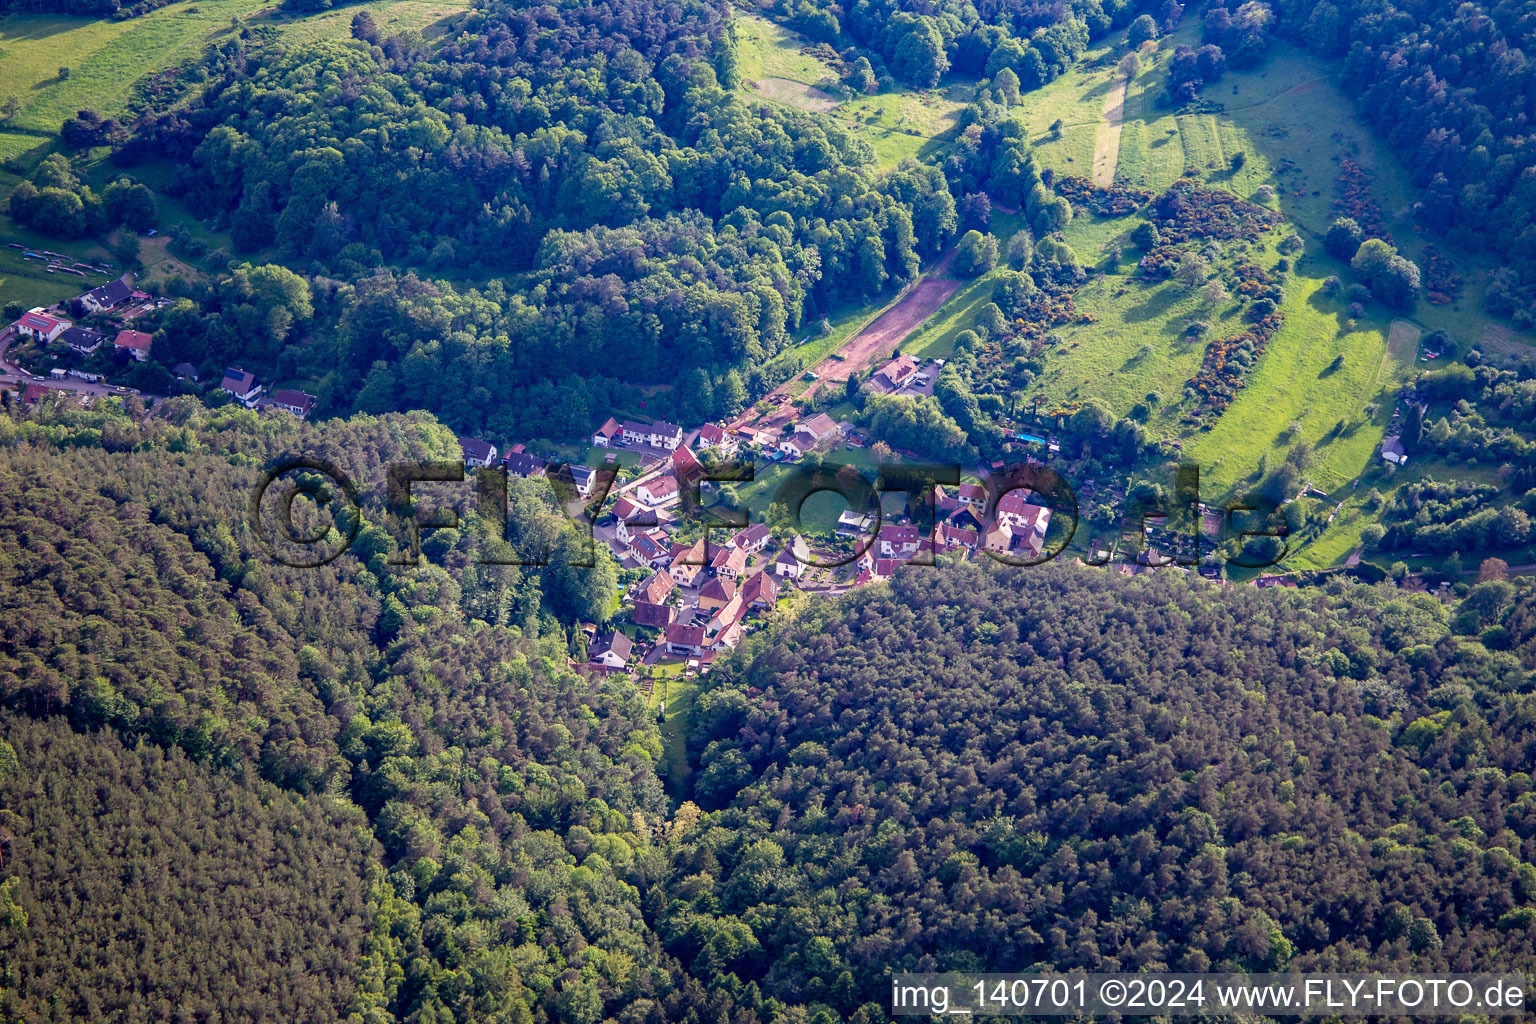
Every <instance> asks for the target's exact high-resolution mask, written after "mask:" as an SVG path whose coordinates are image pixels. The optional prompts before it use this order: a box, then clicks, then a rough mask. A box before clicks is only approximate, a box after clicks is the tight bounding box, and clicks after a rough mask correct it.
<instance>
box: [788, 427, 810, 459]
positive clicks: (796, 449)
mask: <svg viewBox="0 0 1536 1024" xmlns="http://www.w3.org/2000/svg"><path fill="white" fill-rule="evenodd" d="M815 450H816V438H814V437H812V436H811V435H810V434H807V433H806V432H805V431H803V430H797V431H795V432H794V433H793V434H791V435H790V436H788V437H786V438H784V440H782V441H780V442H779V451H781V452H783V453H784V454H785V455H788V456H789V457H790V458H792V459H803V458H805V456H806V453H807V452H813V451H815Z"/></svg>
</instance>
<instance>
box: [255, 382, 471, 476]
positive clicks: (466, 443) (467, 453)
mask: <svg viewBox="0 0 1536 1024" xmlns="http://www.w3.org/2000/svg"><path fill="white" fill-rule="evenodd" d="M274 397H275V396H274ZM459 450H460V451H462V452H463V453H464V458H465V460H470V459H473V460H474V461H475V462H484V461H485V460H486V459H488V458H490V457H491V456H492V455H495V454H496V446H495V445H493V444H491V442H489V441H482V440H480V439H479V438H478V437H461V438H459Z"/></svg>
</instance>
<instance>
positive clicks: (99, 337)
mask: <svg viewBox="0 0 1536 1024" xmlns="http://www.w3.org/2000/svg"><path fill="white" fill-rule="evenodd" d="M58 340H59V341H62V342H63V343H64V344H66V345H68V346H69V347H70V349H71V351H74V352H78V353H80V354H81V355H83V356H88V355H90V354H91V353H92V352H95V351H96V350H97V349H98V348H101V343H102V342H104V341H106V340H107V336H106V335H105V334H102V333H100V332H99V331H93V330H91V329H90V328H89V327H81V326H79V325H78V324H77V325H75V326H72V327H70V328H69V329H68V330H66V331H65V332H64V333H62V334H60V335H59V337H58Z"/></svg>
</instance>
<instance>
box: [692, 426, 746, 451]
mask: <svg viewBox="0 0 1536 1024" xmlns="http://www.w3.org/2000/svg"><path fill="white" fill-rule="evenodd" d="M698 444H699V449H700V450H701V451H705V450H712V451H716V452H719V453H720V454H721V455H723V456H726V457H730V456H731V455H734V454H735V453H736V450H737V449H738V448H740V447H741V446H740V445H739V444H737V443H736V439H735V438H734V437H732V436H731V435H730V434H728V433H726V431H725V428H724V427H720V426H717V425H715V424H713V423H706V424H704V425H703V426H702V427H700V428H699V442H698Z"/></svg>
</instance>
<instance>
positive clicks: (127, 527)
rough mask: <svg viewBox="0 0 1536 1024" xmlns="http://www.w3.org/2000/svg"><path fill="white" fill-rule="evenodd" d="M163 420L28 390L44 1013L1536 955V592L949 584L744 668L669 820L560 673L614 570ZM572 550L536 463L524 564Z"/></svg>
mask: <svg viewBox="0 0 1536 1024" xmlns="http://www.w3.org/2000/svg"><path fill="white" fill-rule="evenodd" d="M133 406H134V407H133V408H124V407H123V406H122V405H120V403H118V402H115V401H108V402H104V403H102V404H101V405H100V406H99V407H98V408H97V409H95V410H91V411H82V410H79V409H76V408H70V407H67V406H59V405H56V404H55V403H51V402H49V403H44V404H43V405H42V406H41V407H39V408H38V409H36V410H29V411H27V412H22V411H20V410H19V409H13V410H12V411H11V412H10V414H9V415H7V416H5V417H3V418H0V496H3V498H0V500H3V501H4V503H5V514H4V515H3V516H0V530H3V531H4V540H3V543H0V551H3V552H4V553H5V557H4V563H3V566H0V572H3V579H0V595H3V602H4V608H3V612H0V623H3V632H0V701H3V703H4V705H5V707H6V708H7V709H8V710H7V711H6V712H5V713H4V715H3V716H0V733H3V735H0V739H3V741H4V744H3V745H0V808H3V810H0V826H3V831H0V856H3V868H0V877H3V881H0V950H3V951H4V961H5V964H6V967H5V969H4V972H3V973H0V990H3V991H0V1006H4V1007H5V1008H6V1009H5V1012H6V1014H7V1018H8V1019H15V1020H18V1021H32V1020H39V1021H41V1020H53V1019H68V1020H85V1019H100V1018H101V1017H106V1018H107V1019H118V1020H140V1019H142V1020H149V1019H180V1018H177V1017H175V1016H170V1017H167V1013H166V1011H165V1007H166V1006H168V1005H169V1006H171V1007H172V1008H173V1009H172V1011H170V1012H171V1013H172V1014H174V1013H176V1012H180V1013H183V1014H185V1015H186V1016H185V1019H188V1020H191V1019H197V1014H198V1012H199V1010H200V1008H202V1009H207V1008H217V1012H218V1013H219V1014H222V1015H223V1016H224V1019H231V1020H253V1021H254V1020H271V1021H278V1020H291V1019H294V1017H295V1015H299V1016H304V1017H305V1018H306V1019H316V1020H326V1019H334V1020H344V1019H345V1020H359V1021H370V1022H374V1021H376V1022H383V1021H389V1020H401V1021H406V1020H409V1021H437V1020H450V1019H451V1020H459V1021H509V1020H510V1021H516V1020H526V1021H539V1020H549V1021H555V1020H559V1021H578V1022H589V1024H596V1022H598V1021H603V1020H608V1019H613V1020H620V1021H674V1020H675V1021H720V1020H731V1021H738V1022H742V1024H752V1022H764V1024H766V1022H770V1021H785V1022H788V1021H810V1020H815V1021H818V1022H819V1024H827V1022H833V1024H835V1022H837V1021H860V1022H870V1021H880V1020H884V1019H885V1014H884V1011H883V1010H882V1009H881V1008H880V1006H879V1002H880V1000H881V998H882V993H883V991H884V984H883V981H882V979H883V977H884V972H885V971H887V970H891V969H901V968H908V967H923V966H950V967H957V968H975V967H983V968H996V969H1024V968H1027V967H1029V966H1030V965H1032V964H1049V965H1054V966H1057V967H1069V966H1070V967H1099V968H1106V969H1107V968H1110V967H1116V968H1126V969H1135V968H1147V969H1157V968H1162V967H1167V968H1170V969H1189V970H1198V969H1204V968H1205V967H1216V966H1236V967H1242V968H1252V969H1262V968H1270V967H1277V966H1284V965H1295V966H1309V967H1320V968H1321V967H1331V968H1337V969H1359V968H1365V967H1386V966H1401V967H1415V968H1420V967H1422V968H1429V967H1435V968H1445V969H1468V968H1471V967H1479V966H1487V965H1498V966H1499V967H1500V968H1501V969H1502V968H1508V969H1515V970H1520V969H1530V967H1531V964H1530V957H1531V951H1532V950H1533V949H1536V934H1533V930H1536V866H1533V860H1536V803H1533V796H1532V792H1531V786H1530V779H1529V776H1528V770H1529V766H1530V764H1531V762H1532V759H1533V756H1536V732H1533V724H1536V703H1533V697H1532V692H1533V686H1532V679H1533V676H1532V667H1533V665H1536V616H1533V613H1532V610H1533V609H1536V601H1533V600H1532V592H1531V586H1530V584H1529V582H1526V581H1519V582H1510V581H1506V580H1504V579H1501V578H1496V577H1497V575H1498V574H1497V573H1491V574H1490V578H1489V579H1487V580H1486V581H1484V582H1479V583H1477V584H1476V585H1474V586H1472V587H1470V588H1469V589H1468V590H1467V592H1466V594H1465V596H1464V597H1463V598H1462V599H1461V600H1460V601H1458V602H1454V603H1451V604H1449V605H1447V604H1444V603H1442V602H1441V601H1440V600H1438V599H1436V598H1432V597H1430V596H1428V595H1413V594H1407V593H1400V592H1398V591H1397V590H1396V589H1394V588H1392V587H1391V586H1390V585H1389V586H1386V587H1385V588H1374V587H1367V586H1361V585H1357V584H1354V583H1351V582H1349V581H1347V580H1343V579H1341V580H1338V581H1337V582H1334V583H1330V584H1328V585H1327V586H1323V587H1316V588H1311V589H1307V590H1303V591H1274V590H1270V591H1257V590H1254V589H1251V588H1241V589H1228V590H1219V589H1215V588H1210V587H1208V586H1206V585H1205V584H1203V583H1201V582H1199V581H1190V580H1186V579H1185V578H1184V577H1182V576H1175V575H1168V576H1158V575H1157V574H1153V576H1152V577H1139V578H1137V579H1135V580H1126V579H1124V578H1122V577H1120V576H1118V575H1117V574H1110V573H1106V572H1104V571H1101V570H1088V569H1083V568H1078V567H1073V566H1066V565H1063V566H1053V567H1043V568H1042V567H1036V568H1033V569H1028V570H1019V569H1009V568H1006V567H1004V568H1000V569H996V570H993V569H987V568H981V567H976V566H960V565H942V566H940V567H937V568H929V569H924V568H913V569H910V570H907V571H905V572H903V573H900V574H898V576H897V577H896V579H895V580H894V581H892V582H891V583H890V584H888V585H885V586H880V587H876V588H873V589H867V590H864V591H860V592H857V593H856V594H854V595H850V596H848V597H845V598H842V599H839V600H837V601H830V602H825V603H821V604H817V605H814V606H803V607H802V608H801V610H800V611H799V612H798V613H795V614H790V615H785V616H783V617H782V619H781V621H780V624H779V625H778V626H776V627H775V628H774V629H773V630H771V631H768V632H763V633H758V634H754V635H753V636H752V637H751V638H750V639H749V642H748V644H747V645H745V646H744V647H743V648H742V649H741V650H740V651H739V652H738V653H737V654H736V655H735V656H733V658H732V659H730V660H729V661H728V662H727V663H722V664H721V665H720V666H719V667H717V669H716V671H715V672H714V673H712V674H711V676H710V677H708V685H707V688H706V690H705V692H704V693H703V694H702V695H701V696H700V698H699V699H698V701H697V703H696V705H695V710H694V712H693V714H692V717H691V719H690V722H689V725H688V735H687V757H688V759H689V761H690V763H691V766H692V768H693V769H694V771H693V773H692V776H691V778H692V782H691V783H688V784H686V785H691V787H692V791H691V794H690V793H689V792H688V791H687V790H686V789H685V790H684V791H682V792H679V793H678V794H677V797H679V798H686V797H688V796H690V795H691V796H692V798H693V800H692V801H686V800H685V801H684V802H682V803H680V804H679V803H677V802H676V800H675V799H673V800H669V798H668V797H667V796H666V795H665V794H664V791H663V781H664V778H663V771H664V769H663V767H662V766H663V764H664V763H665V762H664V760H663V757H662V745H661V739H660V736H659V734H658V731H657V726H656V722H655V719H654V717H653V714H652V713H650V712H648V711H647V710H646V707H645V703H644V700H643V698H642V697H641V696H640V695H638V694H637V693H636V691H635V689H634V685H633V683H632V682H630V681H629V680H627V679H625V678H623V677H611V678H609V679H607V680H603V681H592V680H588V679H585V678H583V677H580V676H577V675H575V674H573V673H572V672H571V671H570V670H569V669H567V667H566V658H567V655H568V653H572V652H577V651H579V650H580V643H581V641H580V640H579V638H578V637H579V634H578V633H577V631H576V630H574V629H573V626H574V624H575V623H576V622H578V621H579V620H580V619H581V618H585V617H589V616H590V617H593V618H597V619H599V620H601V619H603V618H605V617H606V615H607V608H609V607H611V600H612V589H611V588H612V577H611V575H607V576H606V577H605V574H604V573H603V572H602V571H601V570H595V571H593V572H592V574H593V575H595V576H597V577H598V578H599V579H600V580H601V579H603V578H606V579H607V582H606V584H602V583H599V584H594V585H593V586H596V587H598V588H599V592H597V593H590V592H587V591H584V590H581V589H580V588H576V587H574V586H573V585H572V584H571V583H570V581H569V579H568V578H567V577H568V575H571V574H565V573H562V572H561V571H559V569H558V568H557V567H556V566H553V565H552V566H551V567H549V568H547V569H543V570H539V569H533V568H519V567H516V566H503V567H495V568H494V572H495V573H497V574H504V575H496V576H490V575H488V573H489V572H490V571H492V570H491V569H489V568H488V567H486V566H480V565H477V564H475V562H474V561H473V560H472V559H471V558H470V557H469V556H468V550H469V547H470V542H471V540H472V535H475V534H477V533H478V532H479V530H480V527H481V525H483V524H479V523H476V522H475V521H474V520H473V518H471V517H472V516H473V513H472V512H471V513H467V515H466V518H465V519H464V520H463V521H462V522H461V527H460V529H458V530H454V531H447V530H445V531H435V532H433V533H432V534H429V536H428V540H427V541H426V542H425V543H424V545H423V547H424V551H425V553H426V555H427V559H428V561H427V563H425V564H423V565H421V566H417V567H414V568H402V567H399V566H391V565H390V564H389V557H390V555H391V553H392V552H393V550H394V546H395V541H394V539H392V537H391V535H390V534H389V532H388V530H387V529H386V526H387V523H386V521H385V519H384V517H383V515H382V511H381V504H380V503H381V501H382V493H383V482H382V481H383V479H384V473H383V470H382V467H381V464H380V462H381V460H382V459H384V457H385V455H386V454H387V453H389V452H391V451H404V452H409V453H412V454H414V455H416V456H418V457H433V456H438V455H441V454H443V452H444V451H445V450H446V448H447V446H448V445H450V444H452V441H453V439H452V435H451V434H449V433H448V432H447V431H445V430H444V429H443V428H442V427H441V426H439V425H438V424H437V423H436V422H435V421H434V420H432V419H431V418H430V417H428V416H425V415H422V414H413V415H411V416H398V415H391V416H385V417H382V418H374V417H367V416H360V417H355V418H353V419H350V420H333V421H329V422H326V423H323V424H320V425H305V424H301V423H298V422H296V421H293V420H291V419H288V418H277V419H272V418H258V417H256V416H255V415H254V414H253V413H250V412H248V411H245V410H230V409H225V410H215V411H209V410H205V409H202V408H200V407H199V406H197V405H196V404H195V403H192V402H190V401H186V400H175V401H173V402H171V403H169V404H168V407H167V408H166V409H164V410H163V411H161V412H158V413H157V414H155V415H153V416H145V415H143V412H142V410H141V409H139V408H137V403H136V402H134V403H133ZM303 449H307V450H310V451H314V452H318V453H324V454H325V455H326V457H328V458H331V459H333V460H335V461H336V462H337V463H338V464H339V465H342V466H345V467H346V471H347V472H348V474H349V475H352V476H353V477H354V479H355V480H356V481H357V483H358V490H359V502H360V507H359V510H358V512H357V514H358V515H359V516H360V518H361V520H362V522H361V525H360V529H359V533H358V540H357V542H356V543H355V545H354V548H353V551H352V552H350V553H348V554H345V555H343V556H342V557H340V558H337V559H336V560H335V561H333V562H331V563H329V564H328V565H326V566H323V567H320V568H315V569H302V568H288V567H285V566H283V565H280V564H277V563H275V562H273V561H272V559H271V558H270V556H269V553H268V552H267V550H266V549H265V547H264V546H263V544H262V542H261V540H260V538H259V537H257V536H256V535H255V534H254V532H253V531H252V529H251V528H250V525H249V522H248V520H247V518H246V516H245V514H244V512H245V503H246V501H247V499H248V497H249V493H250V488H251V487H252V486H254V485H255V483H256V482H257V481H258V480H259V478H260V475H259V466H260V465H261V464H262V463H264V462H265V461H267V460H268V459H270V458H273V457H275V456H277V455H280V454H283V453H286V452H290V451H294V450H303ZM439 496H440V497H441V498H442V500H444V501H449V500H450V498H449V497H448V496H447V492H446V491H445V492H443V493H441V494H440V495H439ZM568 530H569V528H568V527H566V526H565V525H564V524H563V523H562V522H561V520H560V518H559V517H558V516H557V515H556V513H555V512H554V510H553V509H551V508H550V507H548V506H547V505H545V504H543V502H542V501H541V499H540V497H539V496H538V495H537V494H536V493H534V492H533V491H531V490H525V489H517V490H515V491H514V493H513V495H512V513H511V525H510V531H511V538H512V543H513V544H514V545H516V544H521V543H524V542H527V541H530V540H537V541H538V542H539V543H552V544H555V545H559V544H561V543H564V541H562V537H565V536H569V533H568V532H567V531H568ZM1024 574H1027V575H1024ZM603 586H606V587H607V588H608V589H607V591H606V594H605V593H603V592H602V590H601V588H602V587H603ZM583 600H585V601H587V602H588V603H586V604H582V603H581V602H582V601H583ZM593 601H601V602H609V603H606V604H603V605H602V606H601V607H600V608H599V607H598V606H596V605H594V604H592V603H590V602H593ZM66 876H67V877H68V879H69V881H68V883H67V884H66V883H65V882H64V881H63V878H64V877H66ZM210 887H211V888H210ZM220 893H222V895H220ZM108 908H113V909H112V910H109V909H108ZM201 908H206V909H201ZM183 915H185V920H183ZM253 930H254V931H253ZM173 936H174V941H173V938H172V937H173ZM130 946H131V947H132V948H134V949H135V950H136V952H135V954H134V955H133V957H132V959H131V961H129V960H124V959H123V955H120V953H121V951H122V950H125V949H127V948H129V947H130ZM294 957H300V958H302V959H303V962H305V963H307V964H309V965H311V966H310V967H309V968H308V969H307V970H306V972H305V976H306V978H307V979H308V980H307V982H306V984H305V985H302V986H295V985H292V984H287V983H285V982H284V981H283V979H284V978H285V975H284V973H283V972H276V973H275V972H274V970H273V961H274V958H275V959H276V960H277V961H278V962H280V963H283V964H285V965H287V964H291V963H295V962H297V961H295V960H294V959H293V958H294ZM130 962H131V963H132V964H133V965H134V967H133V970H132V971H129V970H128V969H127V965H128V963H130ZM231 978H235V979H239V980H240V984H238V985H234V986H232V985H231V984H230V979H231Z"/></svg>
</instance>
